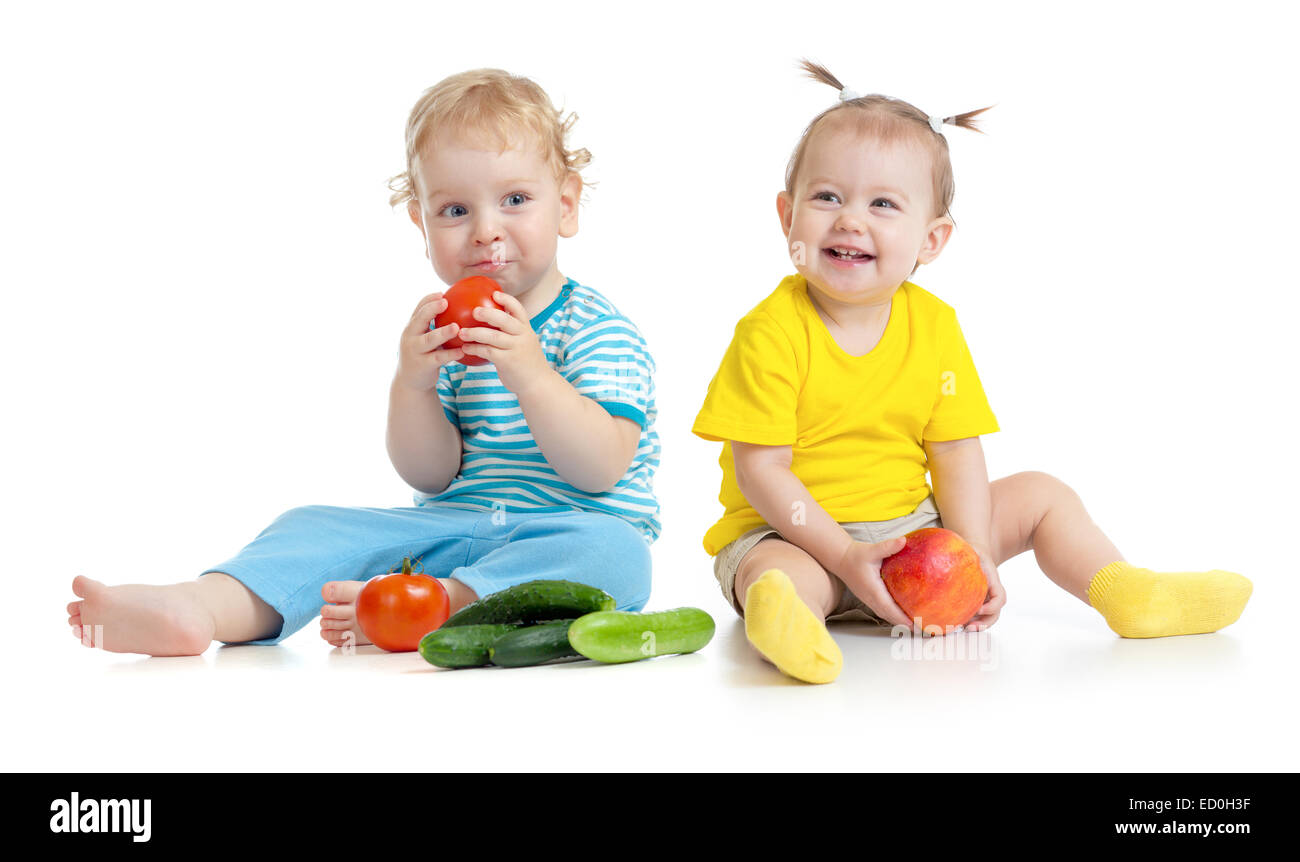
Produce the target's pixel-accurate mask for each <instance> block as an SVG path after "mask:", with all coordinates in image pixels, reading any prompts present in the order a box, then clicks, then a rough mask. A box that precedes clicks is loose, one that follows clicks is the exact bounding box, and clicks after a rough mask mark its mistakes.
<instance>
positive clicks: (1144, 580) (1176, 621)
mask: <svg viewBox="0 0 1300 862" xmlns="http://www.w3.org/2000/svg"><path fill="white" fill-rule="evenodd" d="M1250 591H1251V583H1250V581H1249V580H1248V579H1247V578H1244V577H1242V576H1241V575H1238V574H1236V573H1235V572H1224V571H1220V570H1218V569H1214V570H1212V571H1209V572H1153V571H1151V570H1150V569H1139V568H1137V567H1136V566H1132V565H1129V564H1128V563H1125V562H1123V561H1120V562H1116V563H1111V564H1110V565H1108V566H1104V567H1102V568H1101V569H1100V570H1099V571H1098V572H1097V574H1095V575H1093V576H1092V582H1091V583H1089V584H1088V604H1090V605H1092V606H1093V607H1094V608H1096V609H1097V610H1098V611H1100V612H1101V615H1102V616H1103V617H1105V618H1106V623H1107V625H1109V626H1110V627H1111V628H1112V629H1113V630H1114V631H1115V632H1116V634H1118V635H1120V636H1121V637H1126V638H1159V637H1167V636H1169V635H1194V634H1201V633H1203V632H1214V631H1218V630H1219V629H1221V628H1223V627H1224V626H1227V625H1231V624H1233V623H1235V622H1236V621H1237V617H1239V616H1241V611H1242V609H1243V608H1245V607H1246V600H1247V599H1249V598H1250Z"/></svg>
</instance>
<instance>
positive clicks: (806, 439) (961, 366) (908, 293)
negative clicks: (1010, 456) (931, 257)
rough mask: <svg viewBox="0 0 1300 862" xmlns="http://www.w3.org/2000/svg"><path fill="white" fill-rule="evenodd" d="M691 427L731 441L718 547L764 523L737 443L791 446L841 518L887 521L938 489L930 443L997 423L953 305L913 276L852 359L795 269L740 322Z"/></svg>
mask: <svg viewBox="0 0 1300 862" xmlns="http://www.w3.org/2000/svg"><path fill="white" fill-rule="evenodd" d="M692 430H693V431H694V432H695V433H696V434H697V435H699V436H700V437H703V438H704V439H705V440H715V441H716V440H721V441H724V445H723V447H722V455H721V457H720V458H719V459H718V464H719V465H720V466H721V467H722V490H721V491H720V492H719V494H718V500H719V502H721V503H722V505H723V507H724V509H725V511H724V514H723V516H722V518H721V520H719V521H718V522H717V523H716V524H714V525H713V526H712V527H711V528H710V529H709V531H708V532H707V533H706V534H705V536H704V547H705V549H706V550H707V551H708V552H709V553H710V554H712V555H716V554H717V553H718V551H720V550H722V548H723V546H725V545H726V544H727V543H729V542H731V541H732V540H733V539H735V538H736V537H738V536H739V535H740V534H741V533H744V532H745V531H746V530H749V529H752V528H753V527H757V526H761V525H762V524H763V523H764V521H763V517H762V515H759V514H758V512H757V511H755V510H754V508H753V507H752V506H750V505H749V502H748V501H747V500H746V499H745V497H744V495H742V494H741V493H740V487H739V486H738V485H737V484H736V475H735V463H734V462H733V461H732V456H731V443H730V441H732V440H739V441H740V442H742V443H754V444H758V445H764V446H790V447H791V455H792V460H791V465H790V468H791V470H792V472H793V473H794V474H795V476H797V477H798V478H799V480H800V481H801V482H803V484H804V486H805V487H807V488H808V491H809V493H810V494H811V495H812V497H813V499H814V500H816V501H817V502H818V503H819V504H820V505H821V506H822V508H824V509H825V510H826V512H827V513H828V514H829V515H830V516H831V517H832V518H834V519H835V520H836V521H838V522H841V523H842V522H847V521H883V520H887V519H889V518H897V517H899V516H901V515H905V514H907V513H909V512H911V511H912V510H913V509H915V508H916V507H917V506H918V505H919V504H920V503H921V501H922V500H924V499H925V498H926V496H927V495H929V494H930V486H929V484H928V483H927V482H926V475H925V473H926V459H925V450H924V448H922V441H924V440H931V441H939V440H959V439H961V438H963V437H976V436H979V435H981V434H988V433H990V432H993V431H997V430H998V423H997V419H996V418H995V417H994V415H993V411H992V410H991V409H990V408H989V404H988V400H987V399H986V398H985V397H984V389H983V387H982V386H981V385H980V380H979V375H977V374H976V373H975V364H974V362H972V361H971V357H970V351H969V350H968V349H967V347H966V339H965V338H964V337H963V336H962V334H961V328H960V327H959V326H958V325H957V315H956V313H955V312H954V311H953V309H952V307H951V306H949V305H948V304H947V303H945V302H943V301H942V300H940V299H938V298H937V297H935V296H934V295H933V294H931V293H928V292H926V291H925V290H922V289H921V288H919V287H917V286H916V285H915V284H912V283H911V282H904V283H903V285H902V286H901V287H899V288H898V290H896V291H895V292H894V297H893V300H892V304H891V305H890V310H889V322H888V324H887V325H886V326H885V332H884V334H883V335H882V336H881V338H880V342H879V343H878V344H877V345H876V346H875V348H874V349H872V350H871V352H870V353H867V354H865V355H863V356H851V355H849V354H848V353H846V352H844V350H843V349H842V348H841V347H840V346H839V344H837V343H836V341H835V339H834V337H833V336H832V335H831V333H830V331H829V330H827V328H826V324H825V323H823V322H822V319H821V318H820V317H819V316H818V314H817V309H816V308H814V307H813V304H812V300H811V299H810V298H809V297H808V284H807V282H806V281H805V280H804V278H803V276H801V275H792V276H789V277H787V278H786V279H784V280H783V281H782V282H781V284H780V286H779V287H777V289H776V290H775V291H774V292H773V293H772V294H771V295H770V296H768V297H767V299H764V300H763V301H762V302H760V303H759V304H758V305H757V306H755V307H754V309H753V310H752V311H750V312H749V313H748V314H746V315H745V316H744V317H743V318H741V320H740V322H739V323H738V324H736V334H735V336H734V337H733V338H732V340H731V345H730V346H729V347H728V348H727V352H726V355H724V356H723V357H722V364H721V366H719V368H718V373H717V374H715V375H714V377H713V381H712V382H711V383H710V384H709V392H708V395H707V396H705V399H704V406H703V407H702V408H700V413H699V415H698V416H697V417H696V418H695V425H694V427H693V428H692Z"/></svg>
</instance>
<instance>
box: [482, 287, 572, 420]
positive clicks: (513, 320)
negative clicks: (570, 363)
mask: <svg viewBox="0 0 1300 862" xmlns="http://www.w3.org/2000/svg"><path fill="white" fill-rule="evenodd" d="M492 298H493V299H495V300H496V301H497V303H498V304H499V305H501V307H502V308H504V309H505V311H501V310H499V309H496V308H476V309H474V319H475V320H481V321H483V322H484V323H486V324H488V325H487V326H470V327H466V328H465V329H462V330H461V331H460V340H461V341H463V342H464V343H465V347H464V351H465V353H466V354H467V355H469V356H480V357H482V358H483V359H486V360H487V361H488V362H491V363H492V364H493V365H495V366H496V369H497V376H498V377H500V378H501V385H502V386H504V387H505V388H507V389H509V390H510V391H511V392H513V393H515V395H516V396H520V397H522V395H523V392H524V391H526V390H527V389H528V388H529V387H531V386H532V385H533V384H535V383H537V382H538V381H540V380H543V379H545V377H546V376H547V374H548V373H550V372H551V371H552V369H551V364H550V363H549V362H547V361H546V354H545V353H543V352H542V344H541V342H539V341H538V340H537V333H536V332H534V331H533V326H532V324H531V323H529V322H528V313H527V312H525V311H524V307H523V305H521V304H520V303H519V300H517V299H515V298H514V297H513V296H511V295H510V294H508V293H506V292H505V291H503V290H498V291H497V292H496V293H494V294H492ZM492 327H496V328H495V329H493V328H492Z"/></svg>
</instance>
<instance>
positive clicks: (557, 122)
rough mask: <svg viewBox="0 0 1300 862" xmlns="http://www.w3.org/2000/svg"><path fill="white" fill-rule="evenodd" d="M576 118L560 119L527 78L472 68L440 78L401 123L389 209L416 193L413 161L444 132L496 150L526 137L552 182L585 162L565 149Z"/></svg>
mask: <svg viewBox="0 0 1300 862" xmlns="http://www.w3.org/2000/svg"><path fill="white" fill-rule="evenodd" d="M577 119H578V116H577V115H576V114H573V113H570V114H569V115H568V117H561V115H560V112H559V111H558V110H556V109H555V106H554V105H552V104H551V100H550V98H549V97H548V96H547V95H546V92H545V91H544V90H543V89H542V88H541V87H539V86H537V84H535V83H533V82H532V81H531V80H529V79H528V78H524V77H520V76H517V75H511V74H509V73H507V72H503V71H501V70H500V69H473V70H471V71H468V72H461V73H460V74H457V75H452V76H451V77H449V78H444V79H443V80H441V81H439V82H438V83H437V84H434V85H433V86H432V87H430V88H429V89H427V90H425V91H424V93H423V95H421V96H420V98H419V100H418V101H417V102H416V103H415V107H413V108H412V109H411V115H410V117H409V118H408V119H407V121H406V170H405V171H403V172H402V173H400V174H398V175H397V176H395V177H391V178H389V180H388V188H389V189H390V190H391V191H392V192H393V194H392V196H391V197H389V199H388V203H389V205H390V206H393V207H396V206H398V205H399V204H409V203H410V202H412V201H414V200H416V199H417V197H418V195H419V191H420V190H419V175H418V169H419V162H418V158H419V156H420V154H421V153H423V152H424V151H425V148H426V147H427V146H428V144H429V142H430V140H431V139H432V138H433V137H434V136H435V135H436V134H437V133H438V132H441V131H446V130H450V131H452V133H453V134H454V135H456V136H457V137H458V138H460V139H461V140H470V141H474V142H475V143H478V142H482V141H484V140H486V141H489V142H491V143H492V144H494V145H496V146H499V147H500V148H501V149H502V150H505V149H509V148H510V147H522V146H528V145H529V144H530V143H532V142H530V141H528V140H526V139H522V138H525V137H526V136H528V135H531V137H532V138H533V141H535V142H536V143H537V144H538V145H540V146H541V148H542V154H543V155H544V156H545V158H546V159H547V161H549V162H550V164H551V167H552V168H553V169H554V170H555V177H556V179H557V180H560V179H562V178H563V177H564V176H565V175H566V174H569V173H573V174H576V175H577V176H578V180H579V182H582V173H581V171H582V169H583V168H585V167H587V165H589V164H590V163H591V153H589V152H588V151H587V150H585V149H576V150H570V149H568V148H567V146H566V138H567V137H568V133H569V130H570V129H571V128H572V127H573V124H574V122H576V121H577Z"/></svg>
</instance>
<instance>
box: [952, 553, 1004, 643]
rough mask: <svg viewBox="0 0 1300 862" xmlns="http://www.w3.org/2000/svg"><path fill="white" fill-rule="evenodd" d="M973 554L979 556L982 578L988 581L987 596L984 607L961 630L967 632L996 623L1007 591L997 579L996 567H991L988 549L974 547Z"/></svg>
mask: <svg viewBox="0 0 1300 862" xmlns="http://www.w3.org/2000/svg"><path fill="white" fill-rule="evenodd" d="M975 552H976V553H977V554H979V558H980V566H981V567H982V568H983V569H984V577H986V578H988V580H989V594H988V598H987V599H986V600H985V602H984V605H983V606H982V607H981V608H980V609H979V610H978V611H977V612H976V613H975V616H974V617H972V618H971V621H970V622H968V623H966V625H964V626H962V630H963V631H968V632H979V631H983V630H984V629H986V628H988V627H989V626H991V625H993V624H994V623H995V622H997V619H998V615H999V614H1001V613H1002V606H1003V605H1005V604H1006V603H1007V591H1006V590H1005V589H1004V588H1003V586H1002V579H1001V578H999V577H998V567H997V566H995V565H993V555H992V554H991V553H989V550H988V548H982V547H979V546H975Z"/></svg>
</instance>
